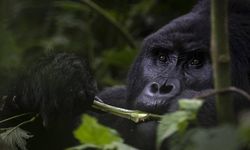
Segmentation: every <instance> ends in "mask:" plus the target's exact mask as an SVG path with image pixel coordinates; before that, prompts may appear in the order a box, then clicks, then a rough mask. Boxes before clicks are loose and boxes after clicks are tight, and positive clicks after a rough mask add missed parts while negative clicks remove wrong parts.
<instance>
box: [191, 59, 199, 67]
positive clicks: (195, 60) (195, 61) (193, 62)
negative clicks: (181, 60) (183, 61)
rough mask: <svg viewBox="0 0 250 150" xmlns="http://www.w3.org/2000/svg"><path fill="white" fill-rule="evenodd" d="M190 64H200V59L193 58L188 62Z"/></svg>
mask: <svg viewBox="0 0 250 150" xmlns="http://www.w3.org/2000/svg"><path fill="white" fill-rule="evenodd" d="M190 64H191V65H194V66H197V65H200V64H201V61H200V60H199V59H193V60H192V61H191V63H190Z"/></svg>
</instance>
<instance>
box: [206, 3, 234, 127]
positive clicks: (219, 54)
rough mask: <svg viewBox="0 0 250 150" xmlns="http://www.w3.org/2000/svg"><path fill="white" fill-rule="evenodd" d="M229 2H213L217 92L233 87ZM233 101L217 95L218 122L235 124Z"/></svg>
mask: <svg viewBox="0 0 250 150" xmlns="http://www.w3.org/2000/svg"><path fill="white" fill-rule="evenodd" d="M227 9H228V0H212V1H211V53H212V54H211V56H212V61H213V74H214V86H215V90H217V91H220V90H223V89H225V88H228V87H230V86H231V70H230V69H231V68H230V53H229V43H228V14H227ZM232 106H233V99H232V96H231V94H229V93H217V94H216V108H217V117H218V121H219V122H221V123H228V122H233V120H234V114H233V107H232Z"/></svg>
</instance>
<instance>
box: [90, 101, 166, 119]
mask: <svg viewBox="0 0 250 150" xmlns="http://www.w3.org/2000/svg"><path fill="white" fill-rule="evenodd" d="M93 107H94V108H95V109H98V110H101V111H104V112H108V113H111V114H113V115H116V116H119V117H122V118H126V119H129V120H132V121H134V122H135V123H139V122H144V121H147V120H160V119H161V115H156V114H151V113H146V112H142V111H138V110H129V109H124V108H119V107H115V106H111V105H108V104H105V103H103V102H102V100H101V99H100V98H99V97H97V96H96V97H95V100H94V104H93Z"/></svg>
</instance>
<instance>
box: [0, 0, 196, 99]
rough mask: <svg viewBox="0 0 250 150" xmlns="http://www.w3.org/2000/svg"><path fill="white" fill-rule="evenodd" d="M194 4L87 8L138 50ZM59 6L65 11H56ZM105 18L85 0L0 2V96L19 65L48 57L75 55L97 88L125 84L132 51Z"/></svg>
mask: <svg viewBox="0 0 250 150" xmlns="http://www.w3.org/2000/svg"><path fill="white" fill-rule="evenodd" d="M194 1H195V0H192V1H189V2H187V1H186V0H179V1H175V0H170V1H164V0H160V1H155V0H142V1H137V0H119V1H117V0H109V1H106V0H92V1H91V2H92V3H94V4H95V5H96V6H98V8H101V10H102V14H105V16H108V18H111V20H112V21H113V22H116V23H117V24H119V28H123V30H124V31H123V32H126V34H128V35H129V36H130V37H132V38H133V39H134V41H133V42H134V43H135V44H136V45H137V46H139V43H140V42H141V41H142V39H143V38H144V37H145V36H147V35H148V34H150V33H152V32H153V31H155V30H156V29H158V28H159V27H160V26H162V25H164V24H165V23H166V22H167V21H169V20H170V19H172V18H174V17H176V16H178V15H180V14H183V13H185V12H187V11H188V10H189V9H190V8H191V6H192V4H193V2H194ZM59 3H60V4H64V5H63V6H62V5H61V7H59V6H58V5H59ZM72 4H74V5H72ZM181 4H185V5H181ZM6 12H8V13H6ZM105 16H103V15H100V13H99V12H98V11H96V10H95V9H92V8H91V7H89V6H88V5H87V4H86V1H84V0H83V1H79V0H35V1H34V0H25V1H19V0H1V1H0V32H1V34H0V69H1V70H2V71H1V73H0V83H1V86H0V94H1V93H6V90H5V89H6V84H7V83H9V80H11V79H12V78H14V75H15V72H14V71H15V70H17V71H18V69H21V68H20V66H21V64H30V63H32V62H33V61H34V60H36V59H37V58H38V57H40V55H41V54H42V53H49V52H51V51H52V52H53V51H62V52H74V53H77V54H79V55H82V56H84V57H85V58H87V59H89V62H90V63H91V64H90V65H91V66H92V68H93V69H94V72H95V76H96V78H97V80H98V83H99V86H100V88H102V87H105V86H110V85H117V84H122V83H124V82H125V77H126V73H127V71H128V68H129V65H130V64H131V62H132V60H133V58H134V56H135V54H136V53H137V49H134V48H129V45H130V44H129V43H128V42H127V40H125V39H124V37H123V36H122V35H121V32H119V31H118V30H117V29H116V27H114V26H113V24H114V23H111V22H110V21H109V20H108V19H107V17H106V18H105ZM121 56H122V57H121ZM118 68H119V69H118ZM1 87H2V88H1Z"/></svg>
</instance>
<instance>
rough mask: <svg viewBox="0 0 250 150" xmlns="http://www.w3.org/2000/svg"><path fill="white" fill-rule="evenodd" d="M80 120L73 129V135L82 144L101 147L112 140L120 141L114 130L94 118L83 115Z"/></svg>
mask: <svg viewBox="0 0 250 150" xmlns="http://www.w3.org/2000/svg"><path fill="white" fill-rule="evenodd" d="M82 122H83V123H82V124H81V125H80V126H79V127H78V128H77V129H76V130H75V131H74V136H75V137H76V138H77V139H78V140H79V141H80V142H81V143H82V144H92V145H96V146H100V147H102V146H104V145H107V144H111V143H112V142H122V139H121V138H120V137H119V136H118V134H117V132H116V131H115V130H113V129H110V128H108V127H105V126H103V125H101V124H99V123H98V122H97V120H96V119H95V118H93V117H91V116H89V115H83V117H82Z"/></svg>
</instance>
